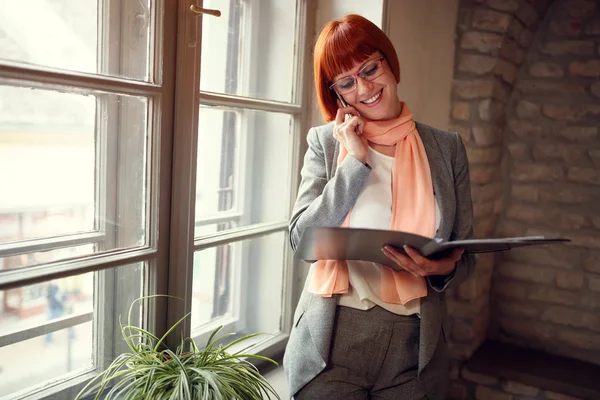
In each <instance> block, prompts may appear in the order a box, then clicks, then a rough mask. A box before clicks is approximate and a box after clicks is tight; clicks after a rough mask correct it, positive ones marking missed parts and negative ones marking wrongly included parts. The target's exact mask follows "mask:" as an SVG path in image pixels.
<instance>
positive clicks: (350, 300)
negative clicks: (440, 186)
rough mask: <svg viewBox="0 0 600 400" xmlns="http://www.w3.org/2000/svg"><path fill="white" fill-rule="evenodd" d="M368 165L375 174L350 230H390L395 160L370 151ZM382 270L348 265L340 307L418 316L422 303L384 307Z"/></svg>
mask: <svg viewBox="0 0 600 400" xmlns="http://www.w3.org/2000/svg"><path fill="white" fill-rule="evenodd" d="M369 165H370V166H371V169H372V171H371V174H370V175H369V178H368V180H367V183H366V184H365V188H364V189H363V191H362V193H361V194H360V195H359V196H358V199H357V200H356V203H355V204H354V207H353V208H352V213H351V214H350V227H352V228H370V229H389V228H390V221H391V218H392V179H393V173H394V157H390V156H387V155H385V154H381V153H379V152H377V151H375V150H373V149H372V148H371V147H369ZM401 187H402V186H400V188H401ZM432 190H433V188H432ZM435 200H436V201H435V205H436V212H435V224H436V229H438V228H439V225H440V208H439V204H438V202H437V198H436V199H435ZM380 268H381V265H380V264H376V263H372V262H366V261H348V274H349V279H350V288H349V290H348V293H346V294H344V295H341V296H340V297H338V305H342V306H346V307H351V308H356V309H360V310H368V309H371V308H373V307H374V306H375V305H378V306H380V307H382V308H384V309H386V310H388V311H390V312H392V313H395V314H400V315H411V314H419V312H420V304H421V302H420V300H419V299H415V300H412V301H409V302H408V303H406V304H404V305H402V304H390V303H385V302H383V301H382V300H381V295H380V293H381V271H380Z"/></svg>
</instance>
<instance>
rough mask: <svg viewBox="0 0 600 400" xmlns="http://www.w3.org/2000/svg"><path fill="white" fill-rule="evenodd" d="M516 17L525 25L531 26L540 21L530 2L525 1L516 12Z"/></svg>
mask: <svg viewBox="0 0 600 400" xmlns="http://www.w3.org/2000/svg"><path fill="white" fill-rule="evenodd" d="M515 15H516V17H517V18H518V19H519V21H521V22H522V23H523V25H525V26H526V27H530V26H532V25H533V24H535V23H536V22H538V19H539V17H538V15H537V13H536V12H535V10H534V9H533V7H531V6H530V5H529V4H527V3H525V2H521V7H520V8H519V10H518V11H517V13H516V14H515Z"/></svg>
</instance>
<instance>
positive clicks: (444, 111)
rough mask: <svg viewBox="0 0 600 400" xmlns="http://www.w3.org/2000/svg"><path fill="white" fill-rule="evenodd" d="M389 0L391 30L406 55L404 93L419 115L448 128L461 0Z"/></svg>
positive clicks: (401, 92) (402, 55) (400, 54)
mask: <svg viewBox="0 0 600 400" xmlns="http://www.w3.org/2000/svg"><path fill="white" fill-rule="evenodd" d="M387 5H388V7H387V24H386V25H387V30H388V32H387V33H388V36H389V37H390V40H391V41H392V43H393V44H394V47H395V48H396V52H397V53H398V58H399V60H400V75H401V81H400V85H399V86H398V96H399V97H400V99H401V100H404V101H406V102H407V104H408V106H409V108H410V110H411V111H412V112H413V115H414V117H415V119H416V120H418V121H420V122H423V123H425V124H428V125H432V126H435V127H437V128H441V129H448V125H449V116H450V90H451V87H452V75H453V73H454V46H455V40H454V35H455V31H456V15H457V11H458V0H428V1H413V0H392V1H388V2H387Z"/></svg>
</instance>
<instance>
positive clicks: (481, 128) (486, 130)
mask: <svg viewBox="0 0 600 400" xmlns="http://www.w3.org/2000/svg"><path fill="white" fill-rule="evenodd" d="M472 131H473V141H474V143H475V144H476V145H478V146H493V145H495V144H499V143H501V142H502V138H503V132H502V130H501V129H500V128H498V127H497V126H496V125H483V124H476V125H473V127H472Z"/></svg>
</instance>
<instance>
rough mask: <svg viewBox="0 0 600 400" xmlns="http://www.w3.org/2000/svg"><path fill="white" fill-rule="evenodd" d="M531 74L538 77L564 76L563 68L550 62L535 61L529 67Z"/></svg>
mask: <svg viewBox="0 0 600 400" xmlns="http://www.w3.org/2000/svg"><path fill="white" fill-rule="evenodd" d="M529 73H530V74H531V76H535V77H538V78H561V77H563V76H565V71H564V70H563V68H562V67H561V66H560V65H558V64H556V63H552V62H536V63H535V64H533V65H532V66H531V68H530V69H529Z"/></svg>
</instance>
